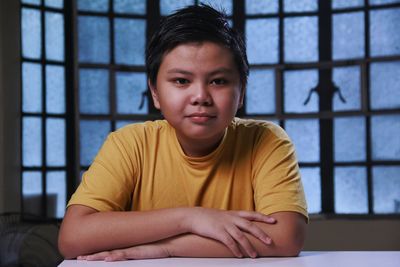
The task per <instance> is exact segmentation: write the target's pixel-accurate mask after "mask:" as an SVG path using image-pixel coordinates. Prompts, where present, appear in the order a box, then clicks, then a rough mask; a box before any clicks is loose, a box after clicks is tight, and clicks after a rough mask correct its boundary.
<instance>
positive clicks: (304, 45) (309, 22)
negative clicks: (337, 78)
mask: <svg viewBox="0 0 400 267" xmlns="http://www.w3.org/2000/svg"><path fill="white" fill-rule="evenodd" d="M284 26H285V35H284V36H285V39H284V48H285V50H284V51H285V61H286V62H308V61H317V60H318V19H317V17H316V16H311V17H297V18H285V20H284Z"/></svg>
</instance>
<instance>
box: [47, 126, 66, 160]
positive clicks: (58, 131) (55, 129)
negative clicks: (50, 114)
mask: <svg viewBox="0 0 400 267" xmlns="http://www.w3.org/2000/svg"><path fill="white" fill-rule="evenodd" d="M65 131H66V129H65V119H51V118H48V119H47V120H46V164H47V165H48V166H65V165H66V150H65V145H66V136H65Z"/></svg>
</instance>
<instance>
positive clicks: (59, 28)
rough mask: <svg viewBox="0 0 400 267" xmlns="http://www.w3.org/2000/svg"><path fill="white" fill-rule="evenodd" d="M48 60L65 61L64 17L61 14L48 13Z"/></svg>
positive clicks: (46, 16)
mask: <svg viewBox="0 0 400 267" xmlns="http://www.w3.org/2000/svg"><path fill="white" fill-rule="evenodd" d="M45 20H46V23H45V24H46V34H45V36H46V58H47V59H49V60H59V61H62V60H64V16H63V15H61V14H59V13H54V12H46V13H45Z"/></svg>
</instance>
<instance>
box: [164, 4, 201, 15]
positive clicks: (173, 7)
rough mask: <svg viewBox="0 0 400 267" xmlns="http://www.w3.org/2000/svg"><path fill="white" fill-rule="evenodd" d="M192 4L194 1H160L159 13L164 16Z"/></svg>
mask: <svg viewBox="0 0 400 267" xmlns="http://www.w3.org/2000/svg"><path fill="white" fill-rule="evenodd" d="M193 4H194V0H160V12H161V15H163V16H166V15H169V14H171V13H173V12H174V11H176V10H177V9H181V8H183V7H185V6H188V5H193Z"/></svg>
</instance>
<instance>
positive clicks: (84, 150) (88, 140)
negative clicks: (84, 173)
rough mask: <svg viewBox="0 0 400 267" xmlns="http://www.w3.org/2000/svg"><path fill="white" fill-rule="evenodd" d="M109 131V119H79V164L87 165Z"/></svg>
mask: <svg viewBox="0 0 400 267" xmlns="http://www.w3.org/2000/svg"><path fill="white" fill-rule="evenodd" d="M110 131H111V123H110V122H109V121H89V120H81V121H80V148H81V149H80V152H81V153H80V156H81V165H82V166H89V165H90V164H91V163H92V161H93V159H94V157H95V156H96V154H97V152H98V151H99V149H100V147H101V145H102V144H103V143H104V141H105V140H106V137H107V135H108V133H109V132H110Z"/></svg>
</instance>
